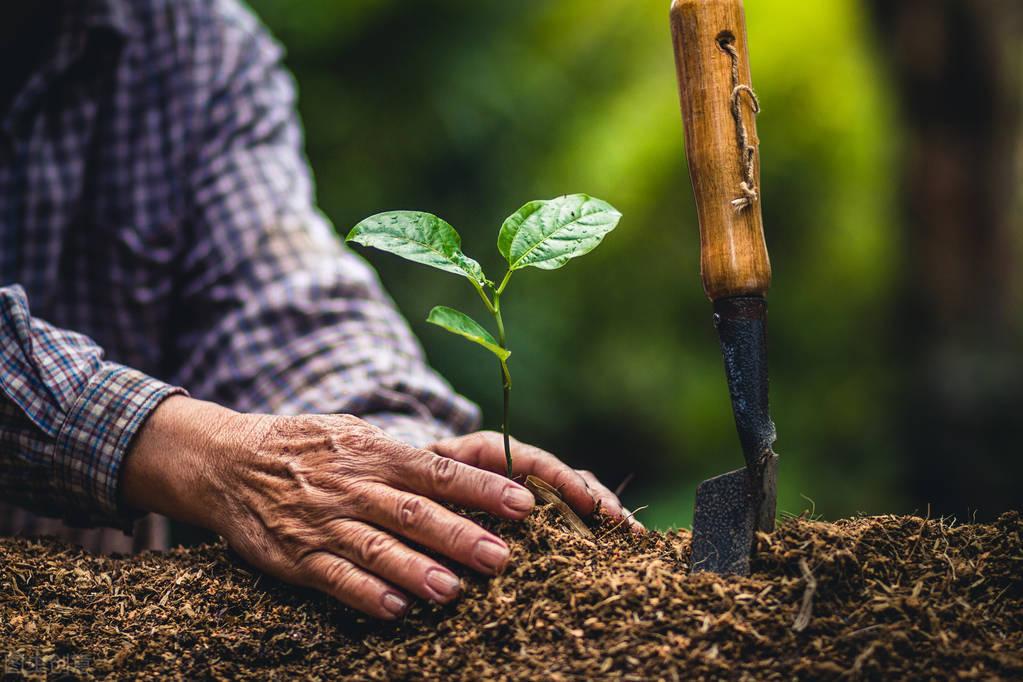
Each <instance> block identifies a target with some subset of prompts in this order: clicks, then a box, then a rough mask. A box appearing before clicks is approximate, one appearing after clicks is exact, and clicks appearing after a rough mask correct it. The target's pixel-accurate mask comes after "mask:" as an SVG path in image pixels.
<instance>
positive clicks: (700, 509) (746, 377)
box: [671, 0, 778, 575]
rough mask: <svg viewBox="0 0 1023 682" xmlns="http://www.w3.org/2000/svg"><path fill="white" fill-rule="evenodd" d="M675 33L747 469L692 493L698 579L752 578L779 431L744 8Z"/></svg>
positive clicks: (690, 18)
mask: <svg viewBox="0 0 1023 682" xmlns="http://www.w3.org/2000/svg"><path fill="white" fill-rule="evenodd" d="M671 28H672V37H673V42H674V45H675V65H676V71H677V75H678V84H679V99H680V102H681V107H682V119H683V122H684V124H685V147H686V158H687V160H688V164H689V176H690V178H691V179H692V182H693V192H694V194H695V198H696V209H697V213H698V215H699V221H700V273H701V276H702V278H703V288H704V291H705V292H706V293H707V296H708V297H709V298H710V300H711V302H712V303H713V305H714V326H715V327H716V328H717V332H718V338H719V339H720V341H721V352H722V355H723V356H724V361H725V376H726V377H727V379H728V390H729V393H730V395H731V399H732V411H733V412H734V414H735V426H736V429H737V430H738V432H739V441H740V443H741V444H742V452H743V456H744V458H745V460H746V466H745V467H743V468H742V469H737V470H735V471H731V472H729V473H726V474H721V475H720V476H716V477H714V478H711V479H709V480H706V481H704V482H703V483H701V484H700V485H699V487H698V488H697V489H696V508H695V512H694V515H693V545H692V547H693V552H692V562H691V565H692V570H693V571H713V572H715V573H734V574H741V575H746V574H748V573H749V570H750V553H751V551H752V547H753V541H754V537H755V534H756V532H757V531H758V530H762V531H771V530H774V515H775V498H776V489H775V482H776V469H777V461H778V456H777V455H775V454H774V451H773V450H772V447H771V446H772V444H773V443H774V440H775V430H774V424H773V423H772V422H771V418H770V415H769V414H768V408H767V300H766V298H765V297H766V295H767V289H768V286H769V285H770V282H771V265H770V262H769V261H768V257H767V246H766V244H765V243H764V228H763V223H762V219H761V214H760V193H759V187H760V158H759V154H758V152H757V133H756V124H755V116H756V114H757V112H758V111H759V108H760V105H759V103H758V101H757V98H756V95H755V94H754V92H753V90H752V88H751V86H750V71H749V59H748V56H747V50H746V22H745V17H744V14H743V7H742V2H741V0H674V2H673V3H672V6H671Z"/></svg>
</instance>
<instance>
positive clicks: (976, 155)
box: [868, 0, 1023, 517]
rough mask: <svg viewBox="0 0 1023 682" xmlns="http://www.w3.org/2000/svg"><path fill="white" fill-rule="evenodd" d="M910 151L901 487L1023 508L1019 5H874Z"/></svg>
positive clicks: (961, 505) (949, 499) (904, 152)
mask: <svg viewBox="0 0 1023 682" xmlns="http://www.w3.org/2000/svg"><path fill="white" fill-rule="evenodd" d="M868 4H869V6H870V11H871V16H872V19H873V21H874V24H875V27H876V30H877V34H878V36H879V38H880V42H881V46H882V53H883V54H884V57H885V59H886V60H887V62H888V64H889V65H890V68H891V73H892V80H893V86H894V89H895V92H896V97H897V99H898V103H899V106H900V113H901V117H902V122H903V130H904V137H903V143H902V148H901V149H900V150H898V153H897V155H896V158H898V159H900V162H901V187H900V189H901V192H900V196H901V197H902V212H903V218H904V221H903V223H904V226H905V228H904V231H903V233H902V234H901V235H893V239H898V240H900V241H901V247H902V248H901V253H902V254H903V255H902V259H903V260H902V263H901V269H900V273H901V281H900V290H899V291H898V293H897V296H896V298H895V299H893V305H894V324H893V325H892V333H893V334H894V335H896V339H895V341H896V347H897V348H898V360H897V361H898V367H899V374H898V379H899V381H898V382H897V385H898V386H899V389H898V390H899V395H898V396H897V400H896V402H895V406H896V415H895V416H896V417H897V419H898V422H897V423H898V431H899V434H900V438H901V442H900V444H899V445H900V447H901V449H902V452H903V453H904V456H905V464H904V472H903V473H904V487H905V488H906V490H907V491H908V492H909V493H910V494H911V496H912V499H911V501H912V502H913V503H914V504H915V505H917V508H918V509H919V510H920V511H923V509H924V508H925V506H926V505H927V504H930V503H933V504H934V506H935V508H934V510H933V511H934V513H936V514H937V513H946V514H957V515H960V517H962V515H964V514H966V513H968V512H973V511H977V512H978V516H981V517H991V516H994V515H996V514H997V513H998V512H1000V511H1002V510H1005V509H1007V508H1010V507H1015V508H1020V507H1021V506H1023V504H1021V503H1023V494H1021V491H1023V415H1021V414H1020V410H1021V408H1023V334H1021V326H1023V325H1021V323H1020V322H1021V317H1023V316H1021V303H1023V297H1021V296H1020V290H1021V281H1023V278H1021V265H1023V262H1021V261H1023V258H1021V249H1020V245H1021V241H1023V240H1021V238H1020V237H1021V217H1020V216H1021V208H1023V202H1021V196H1023V192H1020V189H1019V183H1020V180H1021V173H1020V160H1021V154H1020V149H1021V135H1020V130H1021V126H1020V122H1021V111H1020V99H1021V90H1023V80H1021V68H1020V62H1021V55H1023V48H1021V45H1023V30H1021V28H1023V22H1021V14H1023V4H1021V3H1020V2H1019V0H901V1H897V0H868Z"/></svg>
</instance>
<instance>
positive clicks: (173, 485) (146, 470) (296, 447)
mask: <svg viewBox="0 0 1023 682" xmlns="http://www.w3.org/2000/svg"><path fill="white" fill-rule="evenodd" d="M168 407H170V408H172V410H168V409H167V408H168ZM190 412H191V414H190ZM182 429H185V430H182ZM198 433H202V434H203V435H202V436H199V435H196V434H198ZM186 434H192V435H191V436H188V435H186ZM168 452H172V453H175V455H176V456H175V457H173V462H171V461H169V459H168V454H167V453H168ZM514 455H515V463H516V473H517V474H526V473H532V474H535V475H538V476H540V477H542V478H544V479H545V480H547V481H548V482H549V483H550V484H551V485H554V486H555V487H558V488H559V489H561V491H562V494H563V495H564V497H565V499H566V501H568V502H569V503H570V504H571V505H572V506H573V507H575V508H576V510H577V511H579V512H580V513H581V514H588V513H590V512H592V511H593V509H594V507H595V505H596V503H597V502H598V501H599V502H600V504H601V506H602V507H603V508H604V509H605V510H607V511H608V513H611V514H612V515H616V514H617V515H620V514H621V513H622V510H621V505H620V504H619V503H618V500H617V499H616V498H615V497H614V495H612V494H611V493H610V492H609V491H608V490H607V489H606V488H604V487H603V486H602V485H600V484H599V483H598V482H597V481H596V479H595V478H594V477H593V476H592V474H588V473H586V472H576V471H574V470H572V469H570V468H568V467H567V466H566V465H564V464H563V463H561V462H560V461H558V460H557V459H556V458H555V457H554V456H553V455H550V454H548V453H546V452H543V451H542V450H539V449H537V448H533V447H531V446H527V445H523V444H519V443H516V444H515V450H514ZM503 467H504V453H503V446H502V445H501V441H500V436H499V435H498V434H492V433H478V434H472V435H470V436H465V437H462V438H454V439H450V440H446V441H442V442H440V443H437V444H435V445H433V446H431V448H430V449H429V450H420V449H417V448H413V447H410V446H408V445H405V444H403V443H400V442H398V441H396V440H394V439H392V438H390V437H389V436H388V435H387V434H386V433H384V432H383V431H381V430H380V429H378V428H376V427H374V426H372V425H370V424H368V423H367V422H365V421H363V420H361V419H358V418H356V417H353V416H350V415H335V416H322V415H307V416H299V417H274V416H265V415H244V414H237V413H234V412H231V411H229V410H224V409H223V408H219V407H217V406H213V405H211V404H210V403H202V402H200V401H195V400H192V399H189V398H183V397H175V398H171V399H168V400H167V401H165V403H164V404H162V405H161V407H160V408H158V409H157V411H156V412H155V413H154V414H153V416H152V417H151V418H150V420H149V422H147V425H146V426H145V427H144V429H143V431H142V433H141V434H140V437H139V439H138V443H137V444H136V446H135V447H134V448H133V450H132V452H131V454H130V455H129V456H128V458H127V459H126V462H125V471H124V474H123V479H122V490H123V494H124V497H125V501H126V502H127V503H128V504H129V505H131V506H134V507H137V508H141V509H147V510H152V511H158V512H161V513H164V514H167V515H169V516H172V517H175V518H179V519H182V520H186V521H190V522H192V523H198V524H199V525H203V526H205V527H207V528H209V529H211V530H213V531H214V532H216V533H219V534H220V535H222V536H223V537H224V538H225V539H226V540H227V541H228V543H229V544H230V545H231V547H232V548H233V549H234V550H235V551H237V552H238V553H239V554H240V555H241V556H242V557H243V558H245V559H246V560H247V561H249V562H250V563H252V564H253V565H254V566H255V567H257V568H259V569H261V570H263V571H265V572H267V573H269V574H271V575H274V576H276V577H278V578H281V579H283V580H285V581H287V582H291V583H295V584H299V585H304V586H308V587H312V588H315V589H318V590H320V591H323V592H325V593H327V594H330V595H332V596H334V597H335V598H337V599H338V600H339V601H342V602H344V603H345V604H348V605H350V606H352V607H354V608H356V609H359V610H360V611H363V612H365V613H367V614H370V615H372V616H376V617H378V618H396V617H399V616H401V615H402V614H403V613H404V612H405V610H406V609H407V608H408V604H409V596H408V595H409V594H412V595H415V596H417V597H421V598H425V599H431V600H434V601H437V602H441V603H444V602H448V601H451V600H452V599H454V598H455V597H456V596H457V595H458V593H459V590H460V585H459V581H458V579H457V577H456V576H455V575H454V574H453V573H452V572H451V571H449V570H448V569H447V568H445V567H444V566H443V565H441V564H440V563H439V562H437V561H436V560H434V559H431V558H430V557H428V556H426V555H425V554H423V553H422V552H419V551H416V550H414V549H412V548H411V547H409V546H408V545H407V544H405V542H403V541H402V540H403V539H404V540H408V541H412V542H415V543H417V544H419V545H421V546H423V547H427V548H430V549H432V550H434V551H435V552H438V553H439V554H442V555H444V556H447V557H449V558H451V559H453V560H455V561H458V562H459V563H462V564H464V565H466V566H469V567H470V568H473V569H475V570H477V571H480V572H482V573H486V574H495V573H498V572H500V571H501V570H502V569H503V568H504V567H505V564H506V563H507V561H508V554H509V552H508V546H507V545H506V544H505V543H504V542H503V541H502V540H501V539H500V538H498V537H497V536H495V535H493V534H492V533H489V532H487V531H485V530H484V529H482V528H481V527H479V526H478V525H476V524H475V523H473V522H472V521H469V520H468V519H466V518H463V517H461V516H459V515H458V514H455V513H453V512H451V511H449V510H448V509H446V508H444V507H443V506H441V505H440V504H438V502H437V501H444V502H450V503H454V504H457V505H461V506H465V507H468V508H473V509H480V510H484V511H487V512H490V513H493V514H496V515H498V516H501V517H504V518H509V519H521V518H524V517H525V516H526V515H528V513H529V512H530V510H531V509H532V507H533V504H534V500H533V496H532V494H531V493H530V492H529V491H528V490H527V489H526V488H524V487H523V486H522V485H520V484H519V483H517V482H514V481H510V480H508V479H507V478H505V477H504V476H502V475H500V474H498V473H496V472H498V471H503Z"/></svg>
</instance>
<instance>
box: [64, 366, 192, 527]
mask: <svg viewBox="0 0 1023 682" xmlns="http://www.w3.org/2000/svg"><path fill="white" fill-rule="evenodd" d="M177 393H185V391H184V389H181V388H176V387H173V386H170V385H168V384H165V383H163V382H162V381H158V380H157V379H154V378H152V377H150V376H148V375H146V374H143V373H142V372H139V371H137V370H134V369H131V368H129V367H124V366H123V365H118V364H115V363H111V362H108V363H104V364H103V367H102V368H101V369H100V370H99V371H98V372H96V373H95V374H94V375H93V376H92V378H91V379H90V380H89V383H88V384H87V385H86V386H85V388H84V390H83V391H82V393H81V395H79V396H78V399H77V400H76V401H75V403H74V405H73V406H72V408H71V410H70V411H69V412H68V414H67V416H66V417H65V419H64V423H63V424H62V425H61V428H60V433H59V434H58V435H57V443H56V449H55V451H54V455H53V470H54V471H53V473H54V477H53V480H54V481H55V484H56V487H57V490H58V492H59V494H61V495H63V497H64V498H65V503H64V505H63V506H64V507H65V508H67V509H73V510H79V511H78V512H77V513H78V514H80V515H76V516H75V517H74V518H68V519H66V520H67V521H68V522H69V523H72V524H74V525H102V526H112V527H115V528H120V529H122V530H124V531H125V532H130V528H131V525H132V523H133V522H134V520H135V519H136V518H138V517H139V516H141V514H139V513H135V512H129V511H128V510H126V509H123V508H122V507H121V506H120V504H119V503H118V484H119V478H120V470H121V462H122V461H123V459H124V455H125V453H127V451H128V448H129V447H130V445H131V442H132V438H134V436H135V433H136V432H137V431H138V430H139V428H140V427H141V426H142V424H143V423H145V421H146V418H147V417H149V415H150V414H151V413H152V412H153V410H155V409H156V406H157V405H159V404H160V402H161V401H162V400H163V399H164V398H166V397H168V396H170V395H174V394H177Z"/></svg>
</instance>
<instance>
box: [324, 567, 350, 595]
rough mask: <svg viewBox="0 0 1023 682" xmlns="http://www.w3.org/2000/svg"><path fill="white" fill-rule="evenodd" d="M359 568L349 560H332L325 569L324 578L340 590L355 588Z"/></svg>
mask: <svg viewBox="0 0 1023 682" xmlns="http://www.w3.org/2000/svg"><path fill="white" fill-rule="evenodd" d="M357 575H358V569H356V568H355V566H353V565H352V564H350V563H349V562H347V561H332V562H330V563H328V564H327V566H326V567H324V569H323V579H324V580H325V581H326V582H327V584H328V585H330V586H331V587H332V588H333V589H335V590H337V591H338V592H345V591H348V590H351V589H353V588H354V586H355V585H354V584H355V582H356V580H357Z"/></svg>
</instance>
